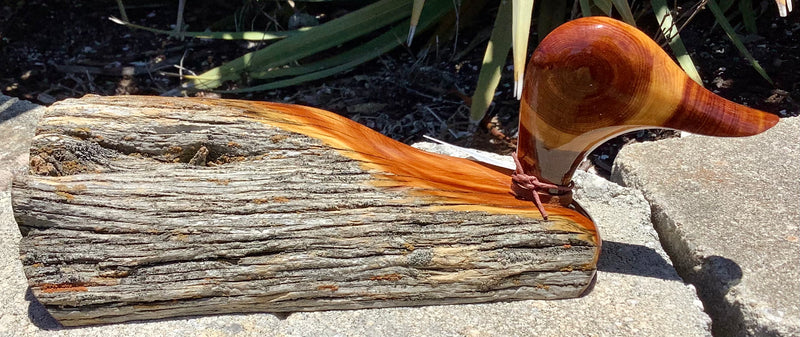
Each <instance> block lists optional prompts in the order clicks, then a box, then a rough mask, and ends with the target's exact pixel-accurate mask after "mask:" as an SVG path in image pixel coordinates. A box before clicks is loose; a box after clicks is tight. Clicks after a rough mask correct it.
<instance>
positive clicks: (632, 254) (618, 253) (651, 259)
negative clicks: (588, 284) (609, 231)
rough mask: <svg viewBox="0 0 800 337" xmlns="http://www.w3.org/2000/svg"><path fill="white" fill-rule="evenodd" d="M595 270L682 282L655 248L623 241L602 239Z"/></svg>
mask: <svg viewBox="0 0 800 337" xmlns="http://www.w3.org/2000/svg"><path fill="white" fill-rule="evenodd" d="M597 270H599V271H603V272H607V273H620V274H628V275H636V276H644V277H653V278H658V279H662V280H669V281H681V282H683V279H681V277H680V276H678V272H677V271H675V268H674V267H673V266H672V264H670V263H669V262H667V260H666V259H664V257H663V256H661V254H659V253H658V252H657V251H656V250H655V249H653V248H649V247H645V246H642V245H632V244H629V243H623V242H615V241H603V248H602V251H601V252H600V260H599V261H597Z"/></svg>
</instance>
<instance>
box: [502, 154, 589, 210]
mask: <svg viewBox="0 0 800 337" xmlns="http://www.w3.org/2000/svg"><path fill="white" fill-rule="evenodd" d="M511 157H512V158H514V164H515V165H516V169H515V170H514V173H513V174H512V175H511V192H512V193H514V196H516V197H517V199H522V200H530V201H533V204H534V205H536V208H538V209H539V213H541V214H542V218H544V219H545V220H547V212H546V211H545V210H544V206H543V205H542V200H541V199H540V198H539V192H538V191H543V193H548V194H550V192H549V191H548V190H551V189H552V190H558V191H559V192H569V191H571V190H572V187H573V185H574V184H573V183H570V184H569V185H567V186H564V185H556V184H551V183H546V182H542V181H539V178H536V177H535V176H532V175H528V174H526V173H525V171H524V170H523V169H522V164H521V163H520V162H519V158H517V153H516V152H514V153H512V154H511Z"/></svg>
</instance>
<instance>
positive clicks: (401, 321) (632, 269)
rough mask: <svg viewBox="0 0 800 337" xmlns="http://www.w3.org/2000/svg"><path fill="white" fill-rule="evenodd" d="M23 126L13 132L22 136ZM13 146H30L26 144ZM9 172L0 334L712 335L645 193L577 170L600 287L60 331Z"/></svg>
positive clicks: (0, 246)
mask: <svg viewBox="0 0 800 337" xmlns="http://www.w3.org/2000/svg"><path fill="white" fill-rule="evenodd" d="M2 127H3V125H2V124H0V128H2ZM0 130H1V129H0ZM29 131H30V130H26V131H25V132H23V133H16V134H15V135H14V136H12V137H11V138H12V140H13V141H17V142H27V141H28V139H26V137H29V136H27V135H29V134H30V132H29ZM4 151H6V150H5V149H4ZM14 151H17V150H14ZM19 151H24V152H27V148H26V147H23V150H19ZM3 155H5V156H13V157H15V158H16V157H19V156H21V155H22V156H24V155H23V154H20V153H5V154H3ZM508 159H509V158H504V160H508ZM26 161H27V159H26V160H24V161H22V162H21V163H22V164H20V162H17V161H13V162H10V161H3V162H0V170H6V171H18V170H19V169H20V168H21V167H20V165H24V163H25V162H26ZM9 165H10V166H9ZM8 179H10V175H6V176H0V186H4V187H3V188H2V189H0V289H3V291H2V292H0V336H47V337H49V336H160V337H167V336H261V335H269V336H565V335H569V336H709V335H710V326H709V325H710V319H709V318H708V316H706V314H705V313H704V312H703V311H702V310H703V308H702V305H701V303H700V301H699V299H698V298H697V297H696V295H695V291H694V288H693V287H692V286H691V285H686V284H684V283H683V282H682V281H681V279H680V278H679V277H678V275H677V273H676V271H675V270H674V268H673V267H672V265H671V263H670V261H669V259H668V258H667V257H666V254H665V253H664V251H663V250H662V249H661V247H660V245H659V243H658V238H657V237H656V235H655V232H654V231H653V229H652V225H651V224H650V210H649V207H648V205H647V203H646V201H645V200H644V199H643V197H642V195H641V194H640V193H639V192H637V191H635V190H632V189H628V188H622V187H620V186H618V185H615V184H613V183H609V182H607V181H605V180H603V179H601V178H598V177H596V176H593V175H590V174H586V173H582V172H579V173H578V174H577V175H576V182H577V184H578V186H579V188H577V190H576V191H575V197H576V199H577V200H579V201H580V202H581V204H582V205H583V206H584V207H585V208H586V209H587V210H588V211H589V212H590V213H591V214H592V217H593V218H594V220H595V222H596V223H597V224H598V226H599V227H600V229H601V231H602V235H603V239H604V243H603V254H602V256H601V258H600V261H599V264H598V269H599V272H598V281H597V285H596V286H595V288H594V290H593V291H592V292H591V293H590V294H588V295H587V296H585V297H582V298H578V299H570V300H558V301H520V302H511V303H492V304H476V305H453V306H429V307H420V308H394V309H372V310H349V311H328V312H306V313H294V314H291V315H289V316H288V317H277V316H274V315H271V314H247V315H222V316H206V317H193V318H186V319H174V320H164V321H154V322H141V323H125V324H115V325H107V326H95V327H84V328H74V329H63V328H59V327H58V325H57V324H56V323H55V322H54V321H53V320H52V319H51V318H49V316H48V315H47V314H46V312H45V311H44V309H43V308H42V307H41V305H39V304H38V303H37V302H36V301H35V299H34V298H32V296H31V295H30V292H29V291H28V290H27V284H26V279H25V276H24V274H23V272H22V265H21V263H20V262H19V260H18V242H19V239H20V233H19V230H18V229H17V227H16V224H15V223H14V219H13V216H12V210H11V204H10V200H9V195H10V193H9V191H8V188H7V187H5V186H8V184H9V180H8Z"/></svg>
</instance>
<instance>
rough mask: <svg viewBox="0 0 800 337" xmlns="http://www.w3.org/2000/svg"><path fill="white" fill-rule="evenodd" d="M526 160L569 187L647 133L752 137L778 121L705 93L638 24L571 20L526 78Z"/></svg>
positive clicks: (522, 149) (529, 168) (522, 155)
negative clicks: (597, 157)
mask: <svg viewBox="0 0 800 337" xmlns="http://www.w3.org/2000/svg"><path fill="white" fill-rule="evenodd" d="M525 80H526V83H525V88H524V92H523V97H522V102H521V104H520V132H519V145H518V156H519V159H520V161H521V163H522V165H523V168H524V169H525V171H526V172H527V173H528V174H531V175H534V176H537V177H538V178H539V179H540V180H543V181H545V182H550V183H555V184H560V185H566V184H569V183H570V181H571V180H572V174H573V173H574V172H575V168H576V167H577V165H578V164H579V163H580V161H581V160H583V158H584V157H585V155H586V153H588V152H589V151H591V150H592V149H594V148H595V147H597V146H598V145H600V144H601V143H602V142H604V141H605V140H607V139H609V138H611V137H614V136H617V135H620V134H622V133H625V132H628V131H632V130H637V129H645V128H654V127H657V128H669V129H677V130H684V131H689V132H693V133H697V134H702V135H708V136H724V137H728V136H750V135H754V134H757V133H760V132H762V131H764V130H766V129H769V128H770V127H772V126H773V125H775V124H776V123H777V122H778V118H777V116H775V115H771V114H767V113H764V112H761V111H758V110H755V109H751V108H748V107H745V106H742V105H739V104H736V103H733V102H730V101H727V100H725V99H723V98H721V97H719V96H716V95H714V94H713V93H711V92H710V91H708V90H706V89H704V88H703V87H701V86H700V85H698V84H697V83H695V82H694V81H692V80H691V79H690V78H689V77H688V76H686V74H685V73H684V72H683V71H682V70H681V69H680V68H679V67H678V66H677V65H676V64H675V63H674V62H673V61H672V59H671V58H670V57H669V55H667V54H666V53H665V52H664V51H663V50H662V49H661V48H660V47H659V46H658V45H657V44H656V43H655V42H653V41H652V40H651V39H650V38H649V37H647V36H646V35H645V34H643V33H642V32H640V31H639V30H638V29H636V28H635V27H632V26H629V25H627V24H625V23H622V22H620V21H617V20H614V19H611V18H607V17H589V18H582V19H578V20H574V21H571V22H568V23H566V24H564V25H562V26H560V27H558V28H556V29H555V30H554V31H553V32H551V33H550V34H549V35H548V36H547V37H546V38H545V39H544V40H543V41H542V42H541V43H540V44H539V46H538V47H537V49H536V51H535V52H534V53H533V56H532V57H531V61H530V62H529V64H528V68H527V70H526V74H525Z"/></svg>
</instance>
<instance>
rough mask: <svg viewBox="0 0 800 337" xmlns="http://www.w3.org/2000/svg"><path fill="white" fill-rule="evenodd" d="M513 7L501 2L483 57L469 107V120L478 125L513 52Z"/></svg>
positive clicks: (506, 2) (508, 3)
mask: <svg viewBox="0 0 800 337" xmlns="http://www.w3.org/2000/svg"><path fill="white" fill-rule="evenodd" d="M512 16H513V15H512V5H511V3H510V2H508V1H501V2H500V7H499V8H498V9H497V16H496V17H495V19H494V28H493V29H492V36H491V37H490V38H489V44H488V45H487V46H486V53H485V54H484V55H483V64H482V65H481V72H480V74H479V75H478V84H477V85H476V86H475V93H474V94H472V105H471V106H470V107H469V110H470V114H469V120H470V122H472V123H477V122H478V121H480V120H481V119H482V118H483V116H484V115H485V114H486V110H488V109H489V104H491V103H492V100H493V99H494V92H495V89H497V85H498V84H499V83H500V74H501V73H502V71H503V66H505V64H506V60H507V59H508V52H509V50H511V36H512V35H511V29H512V28H511V21H512Z"/></svg>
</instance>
